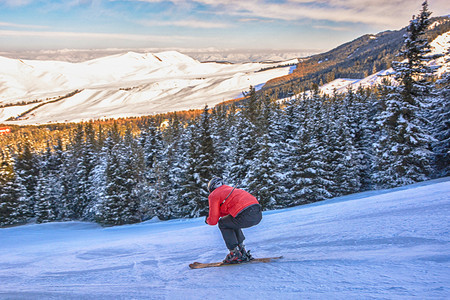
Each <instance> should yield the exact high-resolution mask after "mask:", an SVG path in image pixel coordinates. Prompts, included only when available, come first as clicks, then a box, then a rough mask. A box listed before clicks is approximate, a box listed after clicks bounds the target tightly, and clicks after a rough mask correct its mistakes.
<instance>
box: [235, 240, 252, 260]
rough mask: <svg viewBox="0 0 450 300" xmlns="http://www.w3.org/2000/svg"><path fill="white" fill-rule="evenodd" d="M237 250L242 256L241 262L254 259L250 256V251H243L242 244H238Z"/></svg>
mask: <svg viewBox="0 0 450 300" xmlns="http://www.w3.org/2000/svg"><path fill="white" fill-rule="evenodd" d="M238 248H239V251H241V254H242V261H251V260H253V259H254V258H253V256H252V255H251V254H250V250H248V251H246V250H245V246H244V244H239V246H238Z"/></svg>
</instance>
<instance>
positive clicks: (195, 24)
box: [139, 19, 232, 29]
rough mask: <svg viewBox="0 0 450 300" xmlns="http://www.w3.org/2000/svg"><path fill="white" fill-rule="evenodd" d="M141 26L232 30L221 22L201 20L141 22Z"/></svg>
mask: <svg viewBox="0 0 450 300" xmlns="http://www.w3.org/2000/svg"><path fill="white" fill-rule="evenodd" d="M139 24H142V25H144V26H177V27H189V28H205V29H217V28H230V27H232V25H231V24H226V23H220V22H207V21H200V20H190V19H187V20H178V21H147V20H144V21H139Z"/></svg>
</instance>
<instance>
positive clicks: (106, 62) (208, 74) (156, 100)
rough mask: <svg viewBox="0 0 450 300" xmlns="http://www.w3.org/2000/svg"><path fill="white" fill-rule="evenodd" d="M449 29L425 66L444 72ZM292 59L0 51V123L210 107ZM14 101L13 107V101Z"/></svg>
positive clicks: (335, 84)
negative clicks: (82, 57)
mask: <svg viewBox="0 0 450 300" xmlns="http://www.w3.org/2000/svg"><path fill="white" fill-rule="evenodd" d="M449 46H450V32H446V33H444V34H442V35H440V36H438V37H437V38H436V39H435V40H434V41H433V42H432V43H431V48H432V51H433V53H435V54H437V53H440V54H444V56H443V57H441V58H439V59H437V60H435V61H433V62H432V64H435V65H438V66H440V68H439V70H438V74H442V73H443V72H449V71H450V65H449V61H450V55H449ZM297 62H298V59H293V60H288V61H283V62H277V63H239V64H224V63H216V62H209V63H201V62H199V61H197V60H195V59H193V58H191V57H189V56H187V55H184V54H181V53H179V52H176V51H166V52H160V53H145V54H140V53H135V52H128V53H125V54H117V55H111V56H107V57H102V58H98V59H94V60H90V61H86V62H79V63H70V62H61V61H38V60H18V59H10V58H5V57H0V122H2V123H10V124H17V125H24V124H43V123H52V122H78V121H83V120H91V119H101V118H118V117H133V116H142V115H150V114H156V113H164V112H170V111H178V110H188V109H198V108H202V107H203V106H204V105H205V104H208V105H209V106H214V105H216V104H218V103H220V102H222V101H226V100H230V99H233V98H237V97H240V96H241V95H242V92H243V91H247V90H248V88H249V86H250V85H253V86H256V87H261V86H263V85H264V83H266V82H267V81H268V80H271V79H273V78H277V77H281V76H285V75H287V74H289V73H291V72H292V71H293V69H294V68H295V67H294V66H292V65H293V64H296V63H297ZM392 72H393V71H392V69H389V70H383V71H380V72H378V73H376V74H372V75H370V76H368V77H367V78H364V79H346V78H338V79H336V80H334V81H332V82H329V83H327V84H325V85H324V86H322V87H321V90H322V92H324V93H333V92H334V90H336V91H337V92H338V93H339V92H345V91H347V89H348V87H350V86H351V87H352V88H353V89H354V90H356V89H357V88H358V87H359V86H363V87H368V86H373V85H375V84H380V83H381V82H382V80H383V78H385V77H386V75H389V74H391V73H392ZM18 104H20V105H18Z"/></svg>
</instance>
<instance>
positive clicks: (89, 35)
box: [0, 30, 193, 42]
mask: <svg viewBox="0 0 450 300" xmlns="http://www.w3.org/2000/svg"><path fill="white" fill-rule="evenodd" d="M2 36H3V37H5V36H13V37H42V38H52V39H58V38H79V39H118V40H131V41H155V42H165V41H171V40H174V39H183V40H189V39H193V38H192V37H187V36H160V35H138V34H120V33H96V32H63V31H20V30H0V37H2Z"/></svg>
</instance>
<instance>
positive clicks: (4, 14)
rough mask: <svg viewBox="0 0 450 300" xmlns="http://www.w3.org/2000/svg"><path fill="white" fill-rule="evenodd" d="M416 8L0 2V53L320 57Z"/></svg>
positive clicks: (399, 4) (439, 4)
mask: <svg viewBox="0 0 450 300" xmlns="http://www.w3.org/2000/svg"><path fill="white" fill-rule="evenodd" d="M421 4H422V1H407V0H395V1H382V2H381V3H380V1H378V2H376V3H375V2H373V1H369V0H366V1H356V0H352V1H342V0H324V1H319V2H318V1H298V0H285V1H271V0H251V1H245V2H242V1H234V0H231V1H225V0H218V1H210V0H196V1H191V0H171V1H159V0H109V1H107V0H72V1H61V0H57V1H51V0H37V1H33V0H0V45H1V46H0V52H2V53H15V52H17V53H23V52H27V51H28V52H30V51H31V52H33V51H34V52H39V51H62V50H64V49H70V50H72V51H77V50H89V49H96V50H107V49H111V48H114V49H128V50H134V49H136V50H139V49H172V50H179V49H194V50H199V51H208V50H211V49H215V50H217V51H246V50H248V49H254V51H268V50H271V51H284V50H286V49H291V50H292V49H295V50H297V51H303V50H305V51H306V50H307V49H314V51H315V52H323V51H327V50H330V49H332V48H334V47H336V46H338V45H340V44H342V43H345V42H348V41H350V40H353V39H355V38H357V37H359V36H361V35H364V34H374V33H378V32H381V31H385V30H398V29H400V28H403V27H405V26H407V24H408V22H409V20H410V19H411V16H412V15H413V14H416V13H417V12H418V11H419V10H420V8H421ZM428 4H429V10H430V11H431V12H432V17H437V16H443V15H448V11H447V9H448V8H447V6H446V1H444V0H434V1H429V3H428ZM399 8H401V9H399ZM236 33H239V34H236ZM181 51H183V50H181Z"/></svg>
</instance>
